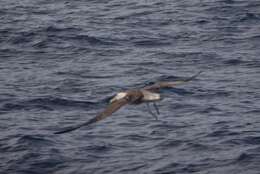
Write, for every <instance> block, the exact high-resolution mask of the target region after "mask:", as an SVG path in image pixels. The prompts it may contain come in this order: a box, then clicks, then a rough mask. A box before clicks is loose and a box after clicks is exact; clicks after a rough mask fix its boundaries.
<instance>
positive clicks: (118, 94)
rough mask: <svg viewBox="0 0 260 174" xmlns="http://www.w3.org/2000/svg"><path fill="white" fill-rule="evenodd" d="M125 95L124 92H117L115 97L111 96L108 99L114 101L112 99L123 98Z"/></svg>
mask: <svg viewBox="0 0 260 174" xmlns="http://www.w3.org/2000/svg"><path fill="white" fill-rule="evenodd" d="M126 95H127V93H126V92H119V93H117V94H116V96H115V97H113V98H112V99H111V100H110V103H112V102H114V101H116V100H120V99H122V98H124V97H125V96H126Z"/></svg>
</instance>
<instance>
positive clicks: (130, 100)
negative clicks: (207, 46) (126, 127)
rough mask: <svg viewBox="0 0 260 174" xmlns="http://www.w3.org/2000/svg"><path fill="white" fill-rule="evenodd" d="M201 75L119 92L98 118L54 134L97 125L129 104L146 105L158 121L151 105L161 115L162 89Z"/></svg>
mask: <svg viewBox="0 0 260 174" xmlns="http://www.w3.org/2000/svg"><path fill="white" fill-rule="evenodd" d="M200 73H201V71H200V72H198V73H197V74H195V75H193V76H191V77H189V78H186V79H184V80H178V81H173V82H164V81H162V82H157V83H154V84H153V85H148V86H145V87H143V88H141V89H130V90H126V91H123V92H119V93H117V94H116V95H115V96H114V97H113V98H112V99H111V100H110V102H109V104H108V106H107V107H106V108H105V110H103V111H102V112H101V113H99V114H97V116H96V117H94V118H92V119H90V120H88V121H87V122H84V123H82V124H79V125H75V126H71V127H66V128H64V129H62V130H60V131H58V132H54V134H63V133H67V132H71V131H73V130H76V129H79V128H81V127H83V126H88V125H90V124H93V123H96V122H98V121H100V120H103V119H105V118H106V117H108V116H110V115H112V114H113V113H114V112H116V111H117V110H119V109H120V108H121V107H123V106H125V105H127V104H130V105H138V104H142V103H146V105H147V108H148V111H149V113H150V114H151V115H152V116H154V117H155V118H156V119H158V118H157V116H156V114H154V113H153V112H152V111H151V108H150V105H149V104H150V103H153V106H154V108H155V110H156V113H157V114H158V115H159V114H160V112H159V109H158V107H157V105H156V103H155V102H157V101H160V100H162V97H161V95H160V91H161V89H165V88H174V87H175V86H176V85H179V84H182V83H185V82H188V81H191V80H193V79H195V78H196V77H197V76H198V75H199V74H200Z"/></svg>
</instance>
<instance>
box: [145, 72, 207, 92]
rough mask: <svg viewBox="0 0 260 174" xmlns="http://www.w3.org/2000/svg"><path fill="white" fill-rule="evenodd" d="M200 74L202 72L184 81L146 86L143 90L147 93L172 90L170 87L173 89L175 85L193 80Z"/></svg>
mask: <svg viewBox="0 0 260 174" xmlns="http://www.w3.org/2000/svg"><path fill="white" fill-rule="evenodd" d="M201 72H202V71H200V72H198V73H197V74H195V75H193V76H191V77H189V78H187V79H184V80H178V81H174V82H158V83H155V84H153V85H150V86H146V87H144V89H145V90H148V91H153V92H158V91H159V90H160V89H162V88H172V87H175V86H176V85H179V84H182V83H185V82H188V81H191V80H193V79H195V78H196V77H197V76H198V75H199V74H200V73H201Z"/></svg>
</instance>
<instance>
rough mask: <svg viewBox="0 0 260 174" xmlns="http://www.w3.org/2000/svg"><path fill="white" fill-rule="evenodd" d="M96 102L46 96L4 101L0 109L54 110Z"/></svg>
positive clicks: (90, 104)
mask: <svg viewBox="0 0 260 174" xmlns="http://www.w3.org/2000/svg"><path fill="white" fill-rule="evenodd" d="M97 104H98V103H96V102H89V101H77V100H68V99H62V98H54V97H46V98H35V99H29V100H23V101H18V102H13V103H5V104H4V105H3V106H2V107H1V108H0V110H2V111H13V110H32V109H40V110H50V111H51V110H54V109H57V108H68V107H69V108H81V109H89V108H92V107H93V106H95V105H97Z"/></svg>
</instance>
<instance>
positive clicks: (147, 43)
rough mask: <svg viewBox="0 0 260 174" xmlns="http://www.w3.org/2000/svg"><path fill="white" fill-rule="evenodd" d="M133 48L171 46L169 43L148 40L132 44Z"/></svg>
mask: <svg viewBox="0 0 260 174" xmlns="http://www.w3.org/2000/svg"><path fill="white" fill-rule="evenodd" d="M133 43H134V45H135V46H144V47H154V46H156V47H158V46H168V45H171V43H170V42H166V41H160V40H156V39H150V40H140V41H135V42H133Z"/></svg>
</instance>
